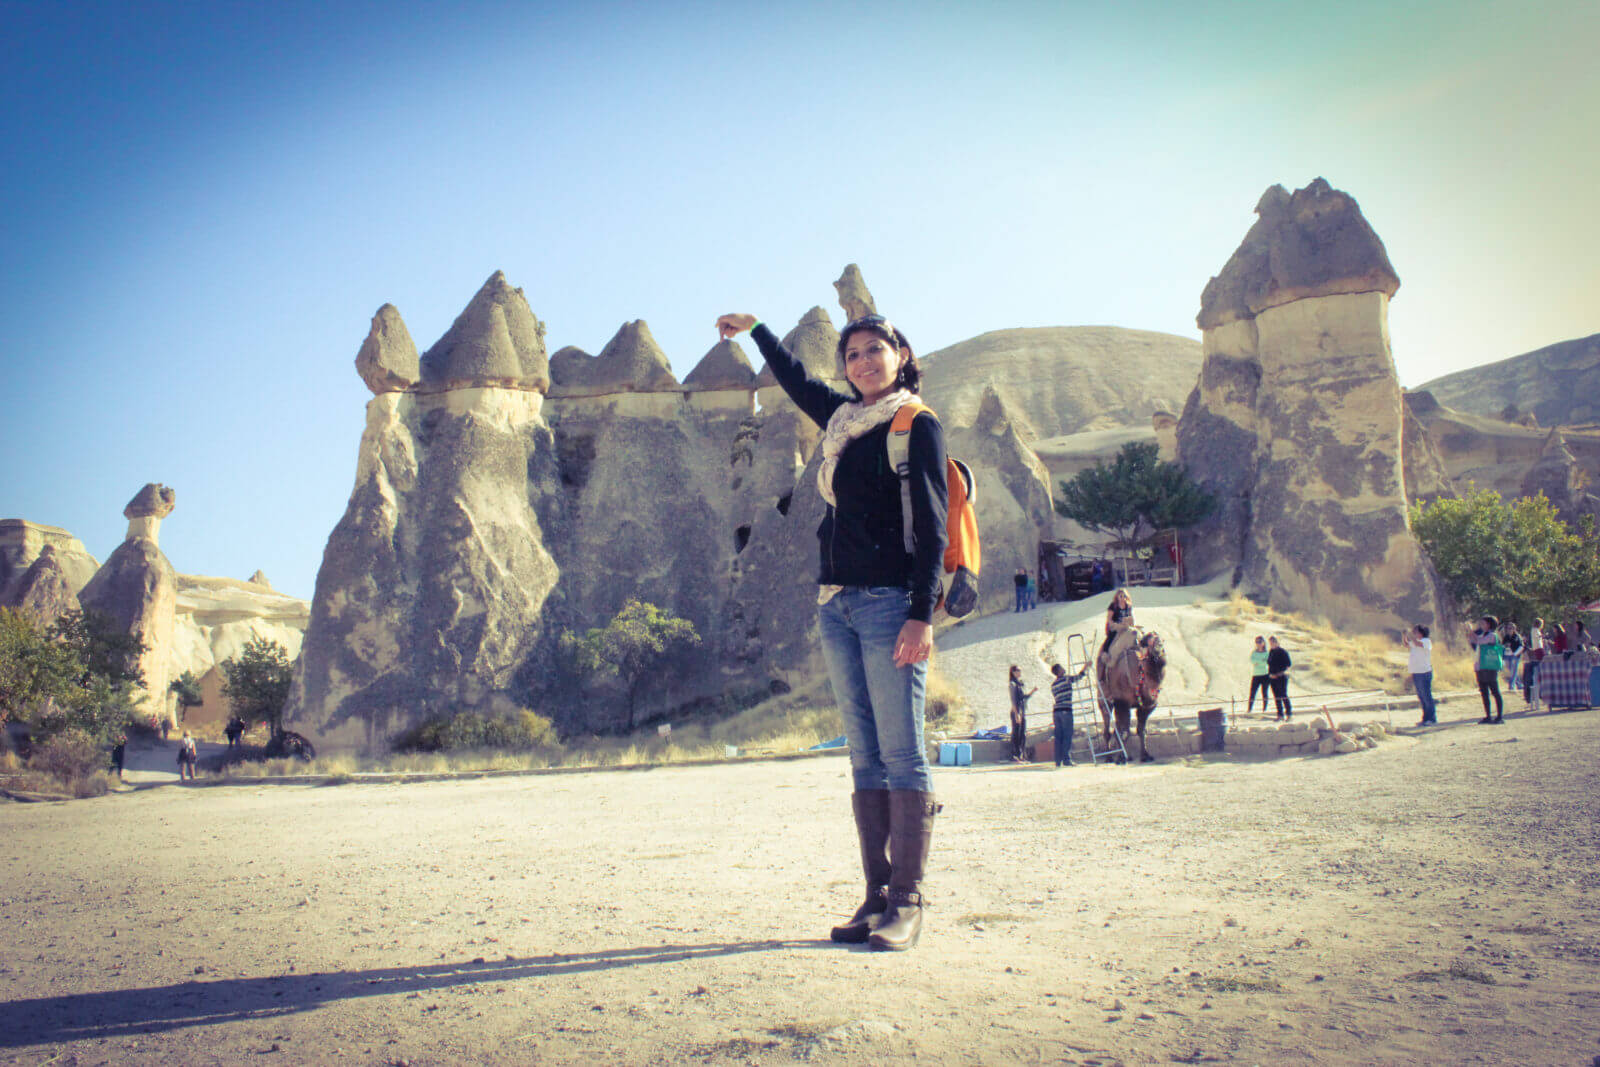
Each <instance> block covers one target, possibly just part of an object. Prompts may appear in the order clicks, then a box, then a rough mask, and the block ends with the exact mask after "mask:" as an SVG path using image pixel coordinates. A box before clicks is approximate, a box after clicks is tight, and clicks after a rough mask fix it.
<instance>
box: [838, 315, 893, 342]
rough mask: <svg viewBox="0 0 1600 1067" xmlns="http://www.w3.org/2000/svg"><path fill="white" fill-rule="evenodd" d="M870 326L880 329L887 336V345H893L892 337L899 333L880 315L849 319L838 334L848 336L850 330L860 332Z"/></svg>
mask: <svg viewBox="0 0 1600 1067" xmlns="http://www.w3.org/2000/svg"><path fill="white" fill-rule="evenodd" d="M872 326H876V327H880V328H881V329H882V330H883V331H884V332H885V333H887V334H888V335H889V343H890V344H891V345H894V344H895V340H894V337H895V334H896V333H898V332H899V331H897V330H896V329H895V328H894V323H892V322H890V321H889V320H888V319H887V318H885V317H884V316H882V315H863V316H861V317H860V318H859V319H851V320H850V321H849V322H847V323H846V324H845V327H844V329H843V330H841V331H840V334H841V335H842V336H848V335H849V334H850V332H851V331H852V330H860V329H865V328H867V327H872Z"/></svg>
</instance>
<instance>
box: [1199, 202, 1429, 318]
mask: <svg viewBox="0 0 1600 1067" xmlns="http://www.w3.org/2000/svg"><path fill="white" fill-rule="evenodd" d="M1256 215H1257V216H1259V217H1258V218H1257V219H1256V222H1255V225H1253V226H1251V227H1250V231H1249V232H1248V233H1246V234H1245V236H1244V241H1243V242H1241V243H1240V245H1239V247H1238V249H1236V250H1235V251H1234V253H1233V255H1232V256H1230V257H1229V259H1228V262H1227V263H1226V264H1224V265H1223V268H1222V273H1221V274H1218V275H1217V276H1216V277H1215V278H1212V279H1211V281H1209V282H1208V283H1206V287H1205V290H1204V291H1203V292H1202V293H1201V294H1200V314H1199V315H1198V316H1197V318H1196V321H1197V322H1198V323H1199V324H1200V328H1201V329H1203V330H1205V329H1210V328H1211V327H1213V326H1221V325H1223V324H1224V323H1228V322H1233V321H1235V320H1238V319H1250V318H1254V317H1255V316H1256V315H1258V314H1260V313H1261V312H1263V311H1265V310H1266V309H1268V308H1271V307H1277V306H1279V305H1280V304H1287V303H1290V302H1292V301H1295V300H1300V299H1303V298H1305V297H1310V296H1334V295H1337V294H1341V293H1372V292H1381V293H1385V294H1387V295H1389V296H1393V295H1394V294H1395V290H1397V289H1399V288H1400V277H1399V275H1397V274H1396V273H1395V272H1394V267H1393V265H1391V264H1390V262H1389V253H1388V252H1387V251H1385V250H1384V247H1383V241H1382V240H1381V239H1379V237H1378V235H1377V233H1375V232H1374V231H1373V229H1372V227H1371V226H1370V225H1368V224H1367V220H1366V218H1365V217H1364V216H1363V215H1362V214H1361V208H1360V206H1359V205H1358V204H1357V203H1356V201H1355V197H1353V196H1350V195H1349V194H1348V193H1343V192H1340V191H1339V190H1337V189H1334V188H1333V187H1331V186H1330V185H1329V184H1328V183H1327V182H1326V181H1325V180H1323V179H1322V178H1317V179H1316V180H1314V181H1313V182H1312V183H1311V184H1310V185H1308V186H1306V187H1305V188H1304V189H1297V190H1295V192H1294V194H1293V195H1290V194H1289V192H1288V191H1287V190H1285V189H1284V187H1283V186H1281V185H1274V186H1272V187H1271V188H1269V189H1268V190H1267V191H1266V192H1265V193H1262V194H1261V199H1260V201H1259V202H1258V203H1257V204H1256Z"/></svg>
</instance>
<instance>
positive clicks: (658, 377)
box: [550, 319, 682, 397]
mask: <svg viewBox="0 0 1600 1067" xmlns="http://www.w3.org/2000/svg"><path fill="white" fill-rule="evenodd" d="M550 374H551V382H552V384H551V388H550V395H551V396H553V397H563V396H604V395H608V394H612V393H654V392H673V391H676V390H679V389H681V388H682V387H681V386H679V384H678V380H677V379H676V378H674V377H673V376H672V364H671V363H670V362H668V360H667V355H666V353H665V352H663V351H661V346H660V345H658V344H656V339H655V338H654V337H652V336H651V335H650V327H649V325H647V324H646V323H645V321H644V320H643V319H635V320H634V321H633V322H629V323H624V324H623V326H622V328H621V329H619V330H617V332H616V334H615V335H614V336H613V337H612V338H611V340H610V341H608V342H606V346H605V347H604V348H602V349H601V350H600V354H599V355H598V356H590V355H588V354H587V353H585V352H584V351H583V350H582V349H579V348H572V347H570V346H569V347H567V348H563V349H562V350H561V351H560V352H557V353H556V355H555V356H554V357H553V358H552V359H551V361H550Z"/></svg>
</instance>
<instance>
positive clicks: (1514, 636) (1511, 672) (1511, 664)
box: [1500, 621, 1522, 692]
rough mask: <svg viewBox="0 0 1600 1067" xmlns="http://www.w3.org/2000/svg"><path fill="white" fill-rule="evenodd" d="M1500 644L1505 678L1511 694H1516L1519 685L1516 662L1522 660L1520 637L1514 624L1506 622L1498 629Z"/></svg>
mask: <svg viewBox="0 0 1600 1067" xmlns="http://www.w3.org/2000/svg"><path fill="white" fill-rule="evenodd" d="M1500 643H1501V644H1502V645H1504V646H1505V660H1506V668H1505V669H1506V677H1507V678H1508V679H1509V680H1510V685H1511V690H1512V692H1516V689H1517V687H1518V685H1520V684H1521V679H1519V678H1518V677H1517V661H1518V660H1520V659H1522V635H1521V634H1520V633H1518V632H1517V624H1516V623H1514V622H1509V621H1508V622H1506V623H1505V624H1504V625H1503V626H1501V627H1500Z"/></svg>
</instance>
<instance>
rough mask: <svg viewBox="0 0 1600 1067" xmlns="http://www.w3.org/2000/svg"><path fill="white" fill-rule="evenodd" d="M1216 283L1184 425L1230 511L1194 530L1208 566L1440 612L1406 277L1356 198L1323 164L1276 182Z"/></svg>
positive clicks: (1362, 606)
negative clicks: (1395, 334) (1399, 321)
mask: <svg viewBox="0 0 1600 1067" xmlns="http://www.w3.org/2000/svg"><path fill="white" fill-rule="evenodd" d="M1257 213H1258V214H1259V215H1260V218H1259V220H1258V221H1257V222H1256V224H1255V225H1254V226H1253V227H1252V228H1251V229H1250V231H1249V233H1248V234H1247V235H1246V237H1245V240H1244V243H1243V244H1241V245H1240V247H1239V250H1238V251H1236V252H1235V253H1234V254H1233V256H1232V257H1231V258H1230V259H1229V260H1228V263H1227V264H1226V265H1225V266H1224V268H1223V271H1222V273H1221V274H1220V275H1218V277H1216V278H1214V279H1212V281H1211V283H1210V284H1208V285H1207V286H1206V288H1205V292H1204V293H1203V294H1202V298H1201V311H1200V315H1199V317H1198V322H1199V324H1200V326H1201V328H1202V330H1203V331H1204V337H1205V341H1204V346H1205V363H1204V365H1203V367H1202V368H1201V373H1200V380H1199V383H1198V384H1197V385H1196V387H1195V389H1194V391H1193V392H1192V393H1191V394H1190V397H1189V400H1188V402H1187V404H1186V405H1185V408H1184V413H1183V416H1182V418H1181V419H1180V422H1179V426H1178V449H1179V454H1180V458H1181V460H1182V461H1183V462H1184V463H1185V464H1187V466H1188V467H1189V470H1190V473H1191V474H1193V475H1194V476H1195V477H1196V478H1198V479H1199V480H1200V481H1201V482H1203V483H1205V484H1207V485H1209V486H1210V487H1211V488H1212V489H1213V491H1215V492H1216V493H1217V494H1218V496H1219V498H1220V503H1221V508H1220V510H1219V513H1218V514H1217V515H1216V516H1215V517H1214V518H1213V519H1212V520H1211V521H1210V522H1209V523H1208V524H1206V526H1205V527H1204V528H1202V529H1200V530H1197V531H1196V532H1195V535H1194V536H1193V537H1192V538H1191V543H1190V549H1189V553H1188V563H1189V568H1190V572H1191V574H1192V575H1194V576H1195V577H1200V576H1202V575H1206V574H1214V573H1216V572H1218V571H1220V570H1230V569H1231V570H1232V572H1233V574H1234V577H1235V581H1236V583H1237V584H1238V585H1239V586H1240V587H1241V588H1243V589H1244V590H1245V591H1246V592H1247V593H1249V594H1250V595H1252V596H1256V597H1259V598H1262V599H1267V600H1270V601H1271V602H1272V603H1274V604H1276V605H1282V606H1285V607H1290V608H1294V609H1298V610H1306V611H1314V612H1318V613H1320V614H1322V615H1324V616H1326V617H1327V618H1328V619H1329V620H1330V621H1332V622H1334V623H1335V624H1337V625H1341V626H1349V627H1352V628H1360V629H1369V630H1370V629H1395V630H1398V629H1401V628H1403V627H1405V626H1407V625H1409V624H1411V623H1415V622H1417V621H1427V622H1430V623H1431V622H1433V621H1434V620H1435V619H1436V617H1437V616H1438V613H1439V594H1438V591H1437V589H1436V588H1435V585H1434V580H1433V577H1432V575H1431V572H1430V571H1429V569H1428V567H1427V563H1426V560H1425V558H1424V557H1423V554H1422V550H1421V547H1420V546H1419V545H1418V543H1417V541H1416V539H1415V538H1414V537H1413V536H1412V535H1411V531H1410V527H1409V520H1408V506H1409V498H1408V496H1407V491H1406V481H1405V456H1404V443H1403V442H1404V439H1405V418H1406V416H1405V409H1404V406H1403V404H1402V401H1401V392H1400V386H1399V382H1398V380H1397V379H1396V377H1395V372H1394V365H1393V361H1392V358H1391V355H1390V351H1389V335H1388V301H1389V297H1390V296H1391V295H1393V293H1394V292H1395V290H1396V289H1397V288H1398V286H1399V279H1398V278H1397V277H1396V276H1395V274H1394V270H1393V268H1392V267H1391V266H1390V265H1389V260H1388V256H1387V254H1386V253H1385V252H1384V249H1383V245H1382V242H1381V241H1379V240H1378V238H1377V235H1376V234H1375V233H1373V232H1372V229H1371V227H1370V226H1368V225H1367V223H1366V220H1365V219H1364V218H1362V217H1361V214H1360V209H1359V208H1358V207H1357V206H1356V204H1355V201H1354V200H1353V199H1351V198H1350V197H1349V196H1347V195H1345V194H1344V193H1340V192H1337V191H1335V190H1333V189H1330V188H1329V187H1328V185H1327V183H1326V182H1323V181H1321V180H1320V179H1319V180H1317V181H1315V182H1313V183H1312V184H1311V185H1309V186H1307V187H1306V188H1304V189H1301V190H1299V191H1297V192H1296V193H1294V194H1293V196H1290V195H1289V194H1288V193H1287V192H1285V191H1284V190H1283V189H1282V188H1280V187H1276V186H1275V187H1273V188H1272V189H1269V190H1268V191H1267V193H1266V194H1265V195H1264V196H1263V197H1262V199H1261V202H1260V204H1259V205H1258V207H1257Z"/></svg>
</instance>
